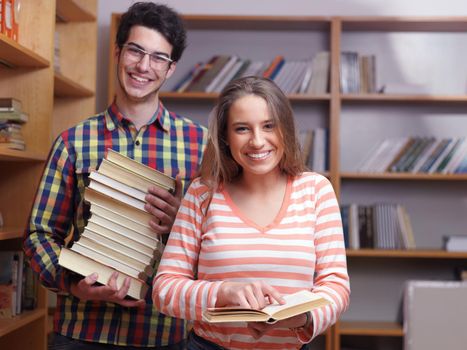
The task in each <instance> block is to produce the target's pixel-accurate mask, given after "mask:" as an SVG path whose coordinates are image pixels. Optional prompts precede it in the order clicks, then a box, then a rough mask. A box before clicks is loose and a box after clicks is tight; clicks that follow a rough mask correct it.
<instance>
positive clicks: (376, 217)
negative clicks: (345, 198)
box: [341, 203, 416, 249]
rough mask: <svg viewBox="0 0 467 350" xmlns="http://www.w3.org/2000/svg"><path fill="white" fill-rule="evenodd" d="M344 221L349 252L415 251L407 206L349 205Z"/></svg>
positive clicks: (344, 210) (345, 209) (388, 204)
mask: <svg viewBox="0 0 467 350" xmlns="http://www.w3.org/2000/svg"><path fill="white" fill-rule="evenodd" d="M341 210H342V212H346V220H345V221H344V220H343V221H342V224H343V229H344V232H347V235H348V239H347V240H348V246H347V247H348V248H350V249H362V248H363V249H365V248H367V249H415V248H416V244H415V238H414V233H413V228H412V223H411V221H410V216H409V214H408V212H407V210H406V209H405V207H404V206H402V205H400V204H393V203H378V204H373V205H362V204H356V203H351V204H346V205H343V206H342V207H341Z"/></svg>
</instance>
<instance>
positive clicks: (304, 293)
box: [261, 290, 321, 315]
mask: <svg viewBox="0 0 467 350" xmlns="http://www.w3.org/2000/svg"><path fill="white" fill-rule="evenodd" d="M318 299H321V297H320V296H319V295H316V294H313V293H312V292H310V291H309V290H301V291H299V292H297V293H294V294H289V295H285V296H284V300H285V301H286V303H285V304H284V305H280V304H278V303H274V304H271V305H268V306H266V307H265V308H264V309H262V310H261V311H263V312H265V313H267V314H268V315H273V314H275V313H276V312H278V311H282V310H285V309H288V308H291V307H294V306H297V305H301V304H305V303H307V302H310V301H313V300H318Z"/></svg>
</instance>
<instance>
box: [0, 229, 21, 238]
mask: <svg viewBox="0 0 467 350" xmlns="http://www.w3.org/2000/svg"><path fill="white" fill-rule="evenodd" d="M23 234H24V229H21V228H19V227H1V228H0V241H4V240H7V239H16V238H21V237H23Z"/></svg>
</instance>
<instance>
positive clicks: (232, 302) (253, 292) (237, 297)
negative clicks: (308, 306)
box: [216, 282, 285, 309]
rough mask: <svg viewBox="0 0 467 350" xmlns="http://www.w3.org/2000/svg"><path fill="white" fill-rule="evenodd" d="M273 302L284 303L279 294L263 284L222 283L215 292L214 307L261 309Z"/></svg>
mask: <svg viewBox="0 0 467 350" xmlns="http://www.w3.org/2000/svg"><path fill="white" fill-rule="evenodd" d="M274 301H276V302H278V303H279V304H284V303H285V301H284V299H283V298H282V296H281V294H280V293H279V292H278V291H277V290H276V289H275V288H273V287H271V286H270V285H268V284H266V283H264V282H250V283H244V282H224V283H222V284H221V286H220V287H219V291H218V292H217V302H216V306H217V307H221V306H241V307H245V308H251V309H262V308H264V307H265V306H267V305H269V304H271V303H273V302H274Z"/></svg>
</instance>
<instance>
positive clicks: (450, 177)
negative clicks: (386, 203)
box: [340, 172, 467, 181]
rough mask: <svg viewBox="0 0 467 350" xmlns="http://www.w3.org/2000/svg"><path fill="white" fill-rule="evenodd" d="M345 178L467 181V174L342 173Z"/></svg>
mask: <svg viewBox="0 0 467 350" xmlns="http://www.w3.org/2000/svg"><path fill="white" fill-rule="evenodd" d="M340 176H341V178H342V179H343V180H365V181H366V180H414V181H421V180H423V181H467V174H422V173H420V174H419V173H417V174H412V173H353V172H343V173H341V174H340Z"/></svg>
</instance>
